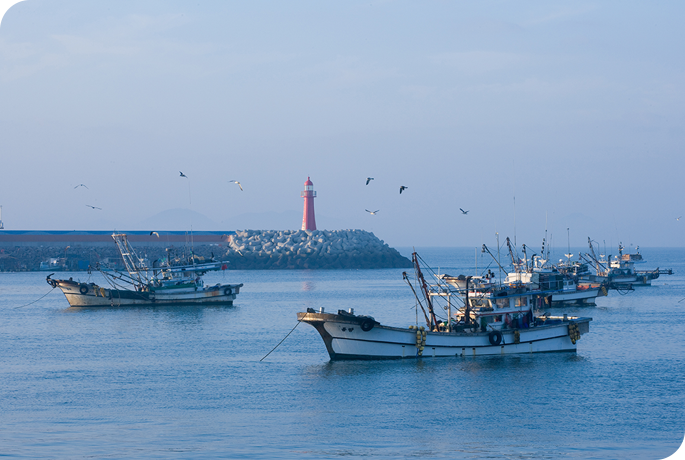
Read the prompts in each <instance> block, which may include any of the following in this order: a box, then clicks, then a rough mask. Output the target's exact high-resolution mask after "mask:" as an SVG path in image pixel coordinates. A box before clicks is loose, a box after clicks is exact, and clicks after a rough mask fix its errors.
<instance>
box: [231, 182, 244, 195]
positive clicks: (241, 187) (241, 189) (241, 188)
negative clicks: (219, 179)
mask: <svg viewBox="0 0 685 460" xmlns="http://www.w3.org/2000/svg"><path fill="white" fill-rule="evenodd" d="M229 182H233V183H234V184H238V187H240V191H241V192H242V191H243V186H242V185H240V182H238V181H237V180H229Z"/></svg>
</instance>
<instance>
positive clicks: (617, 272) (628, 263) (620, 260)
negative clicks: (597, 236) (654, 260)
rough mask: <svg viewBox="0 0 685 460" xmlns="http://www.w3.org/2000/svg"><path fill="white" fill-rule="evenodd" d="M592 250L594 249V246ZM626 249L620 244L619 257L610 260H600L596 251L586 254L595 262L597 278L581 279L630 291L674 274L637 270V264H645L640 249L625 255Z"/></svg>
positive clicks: (670, 272)
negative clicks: (599, 281)
mask: <svg viewBox="0 0 685 460" xmlns="http://www.w3.org/2000/svg"><path fill="white" fill-rule="evenodd" d="M588 240H589V238H588ZM590 248H591V249H592V246H590ZM624 249H625V248H624V247H623V245H622V244H619V245H618V256H615V257H614V258H613V259H612V258H611V256H609V258H608V260H607V259H606V258H604V256H601V257H599V258H598V257H597V256H596V255H595V254H594V250H593V251H591V254H586V256H587V257H588V258H589V259H590V261H591V262H594V264H595V270H596V272H597V276H594V277H593V276H589V277H582V278H581V279H583V278H587V279H592V280H597V279H604V280H605V283H606V284H607V286H608V287H609V288H610V289H616V290H630V289H632V288H633V287H637V286H651V285H652V280H655V279H657V278H659V276H660V275H672V274H673V270H671V269H659V268H657V269H655V270H636V269H635V264H636V263H644V259H643V258H642V254H640V248H639V247H636V248H635V253H634V254H624V253H623V250H624Z"/></svg>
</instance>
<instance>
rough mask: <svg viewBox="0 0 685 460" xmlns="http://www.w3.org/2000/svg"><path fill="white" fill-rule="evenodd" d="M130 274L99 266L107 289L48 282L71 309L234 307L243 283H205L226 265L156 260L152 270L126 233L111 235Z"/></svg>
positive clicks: (56, 281) (65, 280) (220, 263)
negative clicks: (207, 278) (131, 243)
mask: <svg viewBox="0 0 685 460" xmlns="http://www.w3.org/2000/svg"><path fill="white" fill-rule="evenodd" d="M112 238H113V239H114V241H115V243H116V245H117V248H118V250H119V253H120V255H121V258H122V260H123V262H124V265H125V267H126V271H127V273H124V272H123V271H118V270H112V269H107V268H104V267H98V269H99V271H100V273H102V275H103V277H104V279H105V281H106V282H107V284H108V286H107V287H102V286H98V285H97V284H95V283H92V282H89V283H84V282H80V281H74V280H73V278H69V279H53V278H52V275H53V274H54V273H53V274H50V275H48V277H47V282H48V284H49V285H51V286H52V287H58V288H60V289H61V290H62V292H63V293H64V296H65V297H66V298H67V301H68V302H69V305H70V306H71V307H119V306H122V307H123V306H157V305H232V304H233V301H234V300H235V299H236V296H237V294H238V293H239V292H240V288H241V287H242V286H243V285H242V284H216V285H213V286H206V285H205V284H204V282H203V280H202V277H203V275H204V274H205V273H207V272H209V271H217V270H225V269H226V268H227V266H226V264H225V263H224V262H214V261H211V262H209V263H195V262H196V258H195V257H194V256H192V257H191V258H190V259H189V260H172V259H171V257H170V256H168V257H167V259H166V260H164V261H161V262H158V261H155V263H153V264H152V265H153V266H152V267H149V266H148V264H147V261H146V260H145V259H141V258H139V257H138V256H137V254H136V252H135V251H134V249H133V248H132V247H131V245H130V243H129V242H128V239H127V237H126V235H125V234H123V233H114V234H113V235H112Z"/></svg>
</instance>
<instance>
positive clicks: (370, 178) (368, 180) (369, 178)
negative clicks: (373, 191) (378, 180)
mask: <svg viewBox="0 0 685 460" xmlns="http://www.w3.org/2000/svg"><path fill="white" fill-rule="evenodd" d="M372 180H373V177H367V178H366V185H369V182H371V181H372Z"/></svg>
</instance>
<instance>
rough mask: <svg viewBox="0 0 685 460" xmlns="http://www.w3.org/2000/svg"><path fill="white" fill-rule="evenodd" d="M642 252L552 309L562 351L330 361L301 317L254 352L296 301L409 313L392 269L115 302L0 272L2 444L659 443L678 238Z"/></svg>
mask: <svg viewBox="0 0 685 460" xmlns="http://www.w3.org/2000/svg"><path fill="white" fill-rule="evenodd" d="M402 252H403V253H404V254H405V255H408V254H409V252H410V250H402ZM577 252H578V251H577V250H576V251H575V253H576V254H577ZM641 252H642V254H643V256H644V258H645V260H646V263H645V264H643V266H642V267H641V268H656V267H661V268H672V269H674V271H675V273H676V274H675V275H672V276H661V277H660V278H659V279H658V280H656V281H655V282H654V283H653V284H654V286H652V287H648V288H639V289H637V290H636V291H634V292H631V293H628V294H626V295H620V294H618V293H617V292H615V291H611V292H610V294H609V296H608V297H602V298H599V299H598V302H597V306H596V307H585V308H569V309H566V310H564V311H566V312H568V313H569V314H572V315H583V316H591V317H592V318H593V321H592V323H591V326H590V333H589V334H586V335H584V336H583V337H582V339H581V340H580V341H579V342H578V343H579V347H578V352H577V353H559V354H554V353H553V354H541V355H523V356H510V357H483V358H443V359H431V358H426V359H423V360H420V361H416V360H406V361H400V362H397V361H393V362H385V361H382V362H381V361H379V362H333V363H332V362H329V359H328V354H327V353H326V350H325V347H324V344H323V341H322V340H321V338H320V337H319V335H318V333H316V331H315V330H314V328H312V327H311V326H309V325H307V324H300V325H299V326H298V327H297V328H296V329H295V330H294V332H293V333H292V334H291V335H290V337H288V338H287V340H285V341H284V342H283V344H282V345H281V346H280V347H278V348H277V349H276V350H275V351H274V352H273V353H272V354H271V355H270V356H269V357H268V358H266V359H265V360H264V361H262V362H260V359H261V358H262V357H263V356H264V355H266V354H267V353H268V352H269V351H270V350H271V349H272V348H273V347H274V346H276V344H278V342H279V341H281V339H283V337H285V335H286V334H287V333H288V332H289V331H290V330H291V329H292V328H293V327H294V326H295V325H296V324H297V320H296V313H297V312H298V311H303V310H305V309H306V308H315V309H318V308H320V307H323V308H325V309H326V310H328V311H336V310H338V309H341V308H345V309H347V308H350V307H353V308H354V309H355V312H356V313H358V314H369V315H372V316H374V317H375V318H376V319H377V320H379V321H380V322H381V323H383V324H390V325H398V326H407V325H409V324H413V323H414V322H415V317H416V316H415V315H416V313H415V310H414V301H413V296H412V293H411V291H410V290H409V288H408V287H407V286H406V284H404V282H403V281H402V270H321V271H310V270H302V271H229V272H226V273H222V274H213V275H211V276H209V275H208V276H207V277H206V282H208V283H217V282H241V283H244V285H245V286H244V288H243V290H242V292H241V294H240V295H239V298H238V300H237V301H236V304H235V306H233V307H209V308H198V307H189V308H180V307H179V308H119V309H118V308H107V309H70V308H67V307H68V304H67V302H66V300H65V298H64V296H63V295H62V294H61V293H60V292H59V291H58V290H55V291H52V292H51V293H50V294H49V295H47V296H46V297H45V298H43V299H42V300H39V301H38V302H35V303H33V304H31V305H28V306H23V305H25V304H28V303H29V302H32V301H34V300H36V299H38V298H40V297H41V296H42V295H44V294H45V293H47V292H48V291H50V286H48V285H47V284H46V283H45V274H44V273H43V274H41V273H2V274H0V310H2V319H1V320H0V363H1V366H0V414H2V415H1V417H0V456H7V457H10V458H86V457H87V458H184V459H185V458H193V459H195V458H251V459H252V458H292V459H300V458H305V459H306V458H312V459H318V458H339V457H345V458H362V457H363V458H406V457H416V458H419V457H420V458H515V459H528V458H531V459H538V458H543V459H547V458H549V459H559V458H569V459H572V458H573V459H575V458H581V459H626V458H628V459H662V458H665V457H667V456H669V455H671V454H672V453H673V452H675V451H676V450H677V449H678V448H679V446H680V445H681V444H682V442H683V436H684V435H685V379H684V376H685V340H684V339H683V333H684V331H685V249H649V248H643V249H642V251H641ZM419 253H420V254H421V255H422V257H423V258H424V259H425V260H426V261H427V262H428V263H430V264H431V265H432V266H433V267H434V268H435V269H436V271H437V269H438V267H440V271H441V272H442V273H445V272H447V273H450V274H455V275H457V274H460V273H464V274H473V273H474V272H475V265H476V263H477V264H478V269H479V270H481V269H482V268H484V267H486V266H488V265H489V264H490V268H491V269H492V270H493V271H496V270H495V268H496V267H493V265H492V264H491V261H490V260H488V259H487V258H485V257H483V256H481V255H480V253H479V252H475V251H474V249H473V248H456V249H455V248H447V249H438V248H425V249H420V250H419ZM65 276H73V277H74V278H75V279H81V280H83V281H85V280H87V278H88V275H87V274H85V273H72V274H68V275H67V274H65ZM94 279H95V280H96V281H97V278H94ZM560 312H561V311H559V310H557V311H555V313H560Z"/></svg>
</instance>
